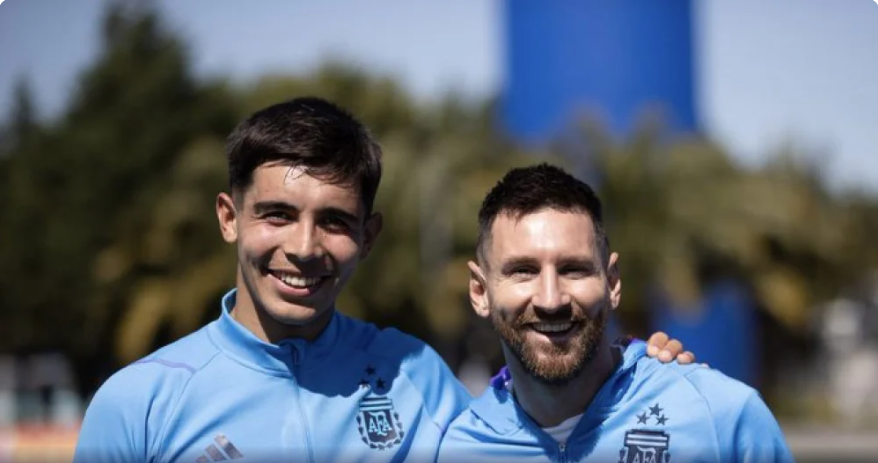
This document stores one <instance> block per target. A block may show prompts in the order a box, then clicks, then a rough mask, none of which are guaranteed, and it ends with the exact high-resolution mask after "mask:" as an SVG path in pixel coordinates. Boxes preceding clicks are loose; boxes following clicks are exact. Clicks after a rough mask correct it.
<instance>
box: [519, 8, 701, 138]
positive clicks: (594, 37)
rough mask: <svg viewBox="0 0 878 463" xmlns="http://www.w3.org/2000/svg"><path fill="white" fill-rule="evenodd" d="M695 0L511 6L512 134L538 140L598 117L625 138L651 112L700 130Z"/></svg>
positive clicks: (673, 123)
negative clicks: (588, 115) (649, 108)
mask: <svg viewBox="0 0 878 463" xmlns="http://www.w3.org/2000/svg"><path fill="white" fill-rule="evenodd" d="M691 11H692V9H691V5H690V0H662V1H651V0H626V1H618V0H553V1H551V2H534V1H530V0H507V1H506V9H505V12H504V14H505V24H506V31H505V42H506V53H507V54H506V62H505V69H504V70H505V76H506V87H505V93H504V95H503V109H502V110H503V118H504V121H505V124H506V128H507V129H508V130H509V131H511V132H512V133H514V134H516V135H517V136H519V137H524V139H526V140H528V141H532V142H539V141H543V140H546V139H547V138H548V137H550V136H551V135H553V134H554V133H556V132H557V131H558V130H560V129H562V128H563V127H564V125H565V124H569V123H570V117H571V116H574V115H575V114H576V113H577V112H579V111H594V112H595V113H596V114H598V115H599V117H601V119H603V123H604V124H606V127H607V128H608V129H609V130H611V132H613V133H614V134H618V135H624V134H626V133H627V132H629V131H630V130H631V129H632V128H633V125H634V124H635V123H636V122H637V118H638V117H639V116H640V114H641V112H642V111H643V109H644V108H645V105H652V104H655V105H659V106H660V107H661V110H662V113H663V114H664V116H665V117H666V120H665V123H666V124H668V126H669V127H670V128H671V129H672V130H674V131H683V132H686V131H694V130H697V117H696V111H695V95H694V93H695V92H694V89H695V85H694V77H693V72H694V71H693V69H694V66H693V55H694V54H693V52H692V51H693V41H692V27H691V24H692V12H691Z"/></svg>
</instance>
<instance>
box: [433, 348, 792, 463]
mask: <svg viewBox="0 0 878 463" xmlns="http://www.w3.org/2000/svg"><path fill="white" fill-rule="evenodd" d="M645 351H646V345H645V344H644V343H643V342H634V343H632V344H631V345H630V346H628V347H627V348H626V349H625V351H624V354H623V360H622V362H620V365H619V367H618V368H617V369H616V371H615V372H614V373H613V374H612V375H611V377H610V378H609V379H608V380H607V382H606V383H605V384H604V386H603V387H602V388H601V390H600V391H599V392H598V394H597V395H596V396H595V398H594V400H593V401H592V403H591V405H589V407H588V409H587V410H586V411H585V413H584V414H583V416H582V419H581V420H580V421H579V422H578V423H577V425H576V426H575V428H574V429H573V433H572V434H571V436H570V437H569V439H568V440H567V441H566V442H565V443H563V444H559V443H558V442H557V441H556V440H554V439H553V438H552V437H551V436H549V435H548V434H547V433H546V432H545V431H543V430H542V429H541V428H540V427H539V426H538V425H537V424H536V423H535V422H534V421H533V420H532V419H531V418H530V417H528V416H527V415H526V414H525V413H524V412H523V411H522V410H521V407H519V406H518V405H517V402H516V400H515V398H514V397H513V395H512V394H511V393H510V392H509V388H508V387H507V385H508V382H509V381H510V380H511V378H510V376H509V373H508V371H507V372H503V373H502V374H501V375H498V376H497V377H495V378H494V380H492V383H491V385H490V387H488V389H487V391H485V393H484V394H483V395H482V396H481V397H479V398H477V399H475V400H473V402H472V404H471V405H470V408H469V410H467V411H465V412H463V413H462V414H461V416H459V417H458V418H457V419H455V420H454V421H453V422H452V424H451V426H450V427H449V428H448V432H447V433H446V435H445V438H444V439H443V440H442V444H441V448H440V450H439V457H438V463H468V462H477V461H478V462H492V461H493V462H507V461H516V462H517V461H532V462H546V461H554V462H596V463H598V462H600V463H603V462H608V463H698V462H750V463H771V462H792V461H793V458H792V456H791V454H790V451H789V449H788V448H787V445H786V443H785V442H784V437H783V434H782V432H781V430H780V428H779V427H778V424H777V422H776V421H775V419H774V417H773V416H772V414H771V412H770V411H769V410H768V407H766V405H765V403H764V402H763V401H762V399H761V398H760V396H759V394H758V393H757V392H756V391H755V390H753V389H752V388H750V387H748V386H746V385H744V384H743V383H741V382H739V381H736V380H733V379H731V378H729V377H727V376H725V375H723V374H722V373H720V372H719V371H716V370H712V369H709V368H707V367H705V366H702V365H678V364H676V363H673V364H668V365H661V364H660V363H659V362H658V361H657V360H655V359H651V358H648V357H646V356H645ZM512 389H513V390H514V385H513V388H512Z"/></svg>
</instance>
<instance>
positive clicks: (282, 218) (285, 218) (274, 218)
mask: <svg viewBox="0 0 878 463" xmlns="http://www.w3.org/2000/svg"><path fill="white" fill-rule="evenodd" d="M260 218H261V219H262V220H265V221H266V222H268V223H272V224H285V223H288V222H291V221H292V220H293V217H292V216H290V214H287V213H286V212H283V211H271V212H266V213H265V214H262V216H261V217H260Z"/></svg>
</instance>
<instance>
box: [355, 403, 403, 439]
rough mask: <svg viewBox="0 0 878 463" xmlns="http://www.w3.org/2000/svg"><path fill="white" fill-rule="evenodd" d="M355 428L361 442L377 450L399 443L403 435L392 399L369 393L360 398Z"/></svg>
mask: <svg viewBox="0 0 878 463" xmlns="http://www.w3.org/2000/svg"><path fill="white" fill-rule="evenodd" d="M357 429H359V431H360V437H362V439H363V442H365V443H366V445H368V446H369V447H371V448H373V449H378V450H384V449H389V448H391V447H393V446H395V445H397V444H399V443H400V442H402V438H403V436H404V435H405V433H404V432H403V430H402V424H400V422H399V414H397V413H396V410H394V409H393V401H392V400H390V399H389V398H387V397H386V396H375V395H370V396H366V397H364V398H363V399H362V400H360V411H359V413H358V414H357Z"/></svg>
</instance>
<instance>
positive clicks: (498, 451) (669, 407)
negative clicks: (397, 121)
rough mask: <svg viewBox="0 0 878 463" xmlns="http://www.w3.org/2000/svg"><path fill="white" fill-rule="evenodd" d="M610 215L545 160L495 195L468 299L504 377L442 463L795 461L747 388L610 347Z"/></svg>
mask: <svg viewBox="0 0 878 463" xmlns="http://www.w3.org/2000/svg"><path fill="white" fill-rule="evenodd" d="M602 217H603V213H602V210H601V203H600V200H599V199H598V198H597V196H596V195H595V193H594V192H593V191H592V190H591V188H590V187H589V186H588V185H586V184H585V183H583V182H581V181H579V180H577V179H576V178H574V177H573V176H571V175H569V174H568V173H566V172H564V171H563V170H562V169H560V168H557V167H554V166H551V165H547V164H541V165H537V166H532V167H528V168H521V169H513V170H511V171H510V172H509V173H508V174H507V175H506V176H505V177H503V179H502V180H501V181H500V182H499V183H498V184H497V185H496V186H495V187H494V188H493V189H492V190H491V191H490V192H489V193H488V195H487V197H486V198H485V200H484V202H483V204H482V207H481V210H480V211H479V240H478V248H477V262H470V263H469V267H470V271H471V277H470V286H469V291H470V300H471V303H472V306H473V308H474V310H475V312H476V313H477V314H478V315H479V316H481V317H483V318H485V319H489V320H490V321H491V323H492V325H493V326H494V328H495V330H496V331H497V333H498V334H499V336H500V340H501V345H502V349H503V353H504V357H505V359H506V364H507V369H506V370H504V371H503V372H501V374H500V375H498V376H497V377H495V378H494V379H493V380H492V384H491V386H490V387H489V388H488V390H487V391H486V392H485V393H484V394H483V395H482V396H481V397H479V398H477V399H475V400H473V402H472V403H471V405H470V407H469V409H468V410H467V411H465V412H464V413H463V414H461V415H460V416H459V417H458V418H456V419H455V420H454V422H453V423H452V424H451V426H450V427H449V430H448V432H447V433H446V435H445V437H444V438H443V440H442V444H441V447H440V453H439V459H438V461H439V463H461V462H469V461H528V460H530V461H546V460H550V461H559V462H567V461H570V462H576V461H595V462H614V463H616V462H621V463H634V462H638V463H669V462H673V461H678V462H695V461H698V462H752V463H762V462H787V461H792V457H791V455H790V453H789V449H788V448H787V446H786V444H785V442H784V438H783V434H782V432H781V430H780V428H779V427H778V425H777V422H776V421H775V419H774V417H773V416H772V414H771V412H770V411H769V410H768V408H767V407H766V406H765V404H764V403H763V401H762V399H761V398H760V396H759V394H758V393H757V392H756V391H754V390H753V389H751V388H750V387H748V386H746V385H744V384H742V383H740V382H738V381H735V380H733V379H730V378H728V377H726V376H724V375H723V374H722V373H720V372H718V371H713V370H710V369H708V368H706V367H704V366H700V365H688V366H681V365H677V364H672V365H669V366H664V367H661V366H659V364H658V362H656V361H655V360H653V359H650V358H648V357H647V356H646V353H645V350H646V349H645V346H644V345H643V343H639V342H635V343H632V344H630V345H628V346H619V345H614V344H613V343H612V342H611V340H610V339H608V337H607V335H606V333H605V331H604V330H605V328H606V325H607V319H608V317H609V315H610V312H611V311H613V310H615V309H616V308H617V307H618V306H619V303H620V300H621V296H622V280H621V276H620V274H619V269H618V265H617V262H618V257H619V256H618V255H617V254H616V253H614V252H610V248H609V240H608V239H607V236H606V232H605V231H604V227H603V219H602Z"/></svg>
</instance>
